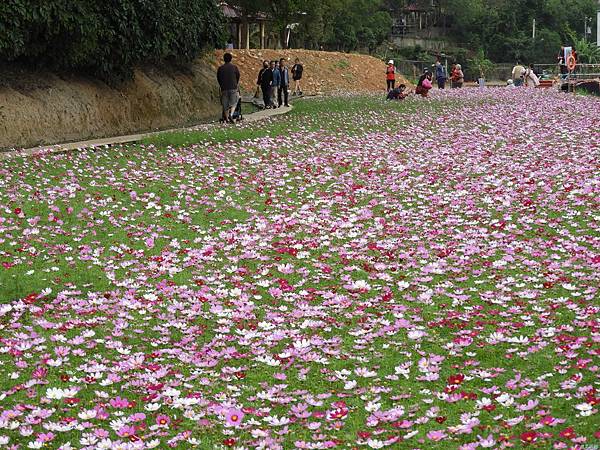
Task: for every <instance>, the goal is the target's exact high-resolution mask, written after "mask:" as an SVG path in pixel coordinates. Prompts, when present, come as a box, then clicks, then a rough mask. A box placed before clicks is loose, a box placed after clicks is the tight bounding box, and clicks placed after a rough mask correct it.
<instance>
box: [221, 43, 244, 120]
mask: <svg viewBox="0 0 600 450" xmlns="http://www.w3.org/2000/svg"><path fill="white" fill-rule="evenodd" d="M232 59H233V56H232V55H231V53H225V54H224V55H223V61H224V62H225V64H223V65H222V66H221V67H219V69H218V70H217V81H218V82H219V87H220V88H221V105H223V120H226V121H228V122H233V120H232V119H231V116H232V114H233V112H234V111H235V108H236V106H237V104H238V101H239V99H240V91H239V83H240V71H239V70H238V68H237V66H235V65H234V64H232V63H231V60H232Z"/></svg>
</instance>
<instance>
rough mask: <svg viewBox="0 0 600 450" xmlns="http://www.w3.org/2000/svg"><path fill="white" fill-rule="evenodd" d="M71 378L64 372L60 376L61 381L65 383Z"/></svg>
mask: <svg viewBox="0 0 600 450" xmlns="http://www.w3.org/2000/svg"><path fill="white" fill-rule="evenodd" d="M70 379H71V378H70V377H69V375H67V374H66V373H63V374H62V375H61V376H60V381H62V382H63V383H66V382H67V381H69V380H70Z"/></svg>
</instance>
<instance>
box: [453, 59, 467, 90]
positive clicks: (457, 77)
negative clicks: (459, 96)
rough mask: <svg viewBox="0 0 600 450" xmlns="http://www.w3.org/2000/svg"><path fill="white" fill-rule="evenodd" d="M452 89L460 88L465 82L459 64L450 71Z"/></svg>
mask: <svg viewBox="0 0 600 450" xmlns="http://www.w3.org/2000/svg"><path fill="white" fill-rule="evenodd" d="M451 76H452V88H453V89H456V88H461V87H462V86H463V83H464V82H465V75H464V73H463V71H462V66H461V65H460V64H455V65H454V69H452V75H451Z"/></svg>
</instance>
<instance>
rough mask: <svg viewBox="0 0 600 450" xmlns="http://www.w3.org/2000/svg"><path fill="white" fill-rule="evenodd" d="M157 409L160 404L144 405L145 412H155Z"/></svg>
mask: <svg viewBox="0 0 600 450" xmlns="http://www.w3.org/2000/svg"><path fill="white" fill-rule="evenodd" d="M159 408H160V403H148V404H147V405H144V409H145V410H146V411H156V410H157V409H159Z"/></svg>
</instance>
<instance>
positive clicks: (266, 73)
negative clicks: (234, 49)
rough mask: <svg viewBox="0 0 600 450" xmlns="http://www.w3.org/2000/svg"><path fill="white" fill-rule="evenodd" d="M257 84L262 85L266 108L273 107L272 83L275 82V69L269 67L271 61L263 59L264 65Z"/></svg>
mask: <svg viewBox="0 0 600 450" xmlns="http://www.w3.org/2000/svg"><path fill="white" fill-rule="evenodd" d="M256 84H257V85H258V86H260V89H261V90H262V93H263V102H264V104H265V108H270V107H271V85H272V84H273V71H272V70H271V68H270V67H269V61H263V67H262V69H260V72H258V80H256Z"/></svg>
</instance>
